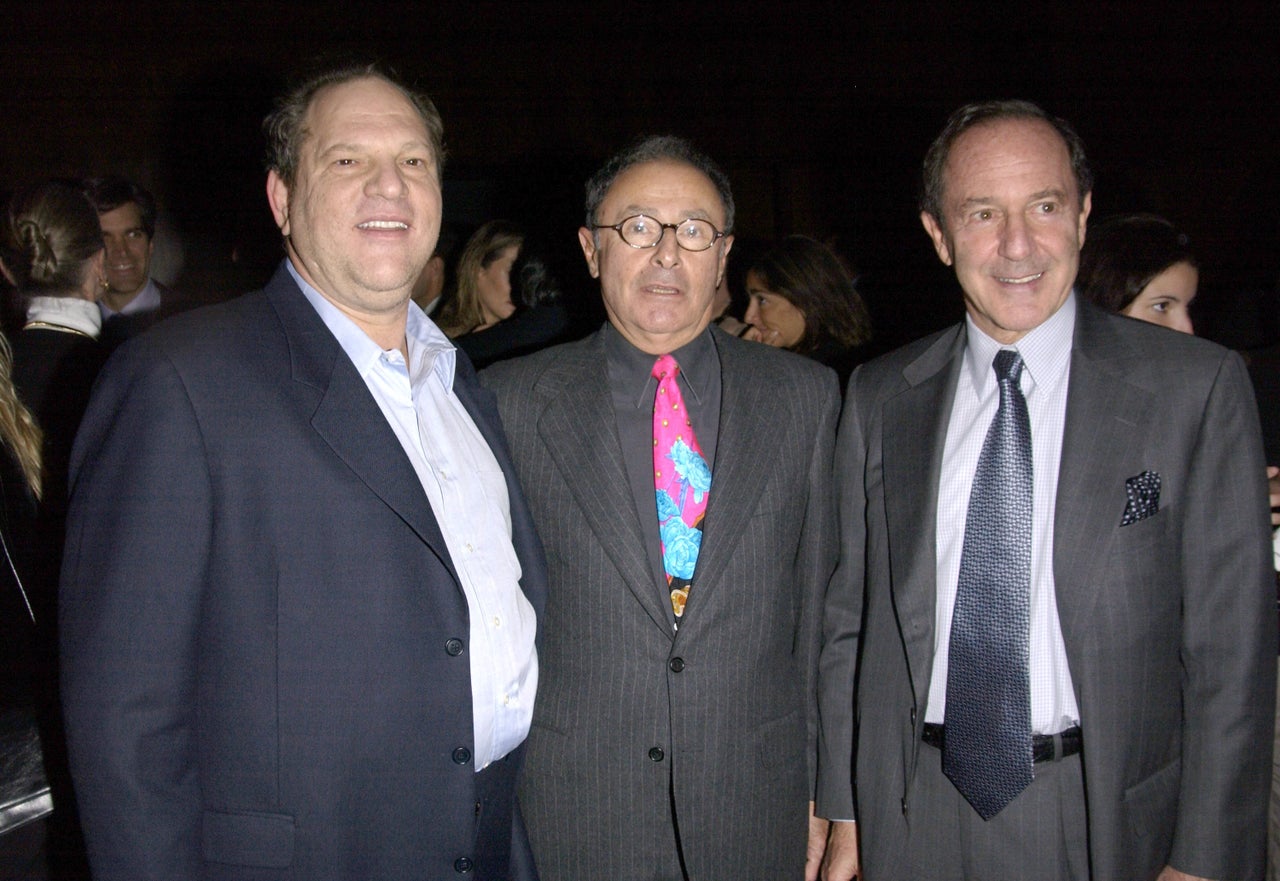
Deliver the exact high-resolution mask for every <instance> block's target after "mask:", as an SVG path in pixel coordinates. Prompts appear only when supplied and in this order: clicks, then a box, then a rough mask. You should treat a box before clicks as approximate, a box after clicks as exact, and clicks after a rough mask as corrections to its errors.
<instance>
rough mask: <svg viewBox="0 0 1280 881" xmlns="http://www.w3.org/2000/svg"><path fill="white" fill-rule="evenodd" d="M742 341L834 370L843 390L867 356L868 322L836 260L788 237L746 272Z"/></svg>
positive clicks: (812, 243)
mask: <svg viewBox="0 0 1280 881" xmlns="http://www.w3.org/2000/svg"><path fill="white" fill-rule="evenodd" d="M746 288H747V297H748V306H747V313H746V316H745V317H746V322H747V324H749V325H751V327H752V330H751V331H748V332H747V333H746V335H745V338H746V339H755V340H756V341H757V342H762V343H765V344H767V345H771V346H778V347H780V348H784V349H789V350H791V351H793V352H796V353H797V354H800V355H805V356H807V357H809V358H812V359H813V360H815V361H818V362H819V363H821V364H825V365H827V366H828V367H831V368H833V369H834V370H835V371H836V373H837V374H838V375H839V377H840V387H841V390H843V388H844V385H845V382H846V381H847V380H848V379H849V374H850V373H852V372H853V368H854V367H856V366H857V365H858V364H860V363H862V362H863V361H865V360H867V357H868V356H869V354H870V350H869V345H868V344H869V343H870V342H871V318H870V316H869V315H868V313H867V307H866V304H865V303H863V301H862V297H861V296H860V295H859V294H858V291H857V288H855V287H854V284H853V277H852V275H851V274H850V273H849V271H848V269H846V268H845V265H844V264H843V263H842V262H841V261H840V258H839V257H837V256H836V255H835V253H834V252H833V251H832V250H831V249H830V248H828V247H827V246H826V245H824V244H822V242H819V241H816V240H814V239H811V238H809V237H808V236H800V235H793V236H787V237H786V238H785V239H783V240H782V241H781V242H780V243H779V244H778V245H777V246H776V247H774V248H772V249H770V250H769V251H767V252H766V253H765V254H764V255H763V256H761V257H760V258H759V259H758V260H756V261H755V262H754V263H753V264H752V265H751V268H750V269H749V270H748V271H747V276H746Z"/></svg>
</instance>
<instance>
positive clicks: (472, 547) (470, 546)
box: [466, 542, 476, 554]
mask: <svg viewBox="0 0 1280 881" xmlns="http://www.w3.org/2000/svg"><path fill="white" fill-rule="evenodd" d="M466 548H467V553H468V554H474V553H475V552H476V546H475V545H473V544H472V543H471V542H467V544H466Z"/></svg>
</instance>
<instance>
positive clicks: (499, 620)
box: [493, 615, 502, 627]
mask: <svg viewBox="0 0 1280 881" xmlns="http://www.w3.org/2000/svg"><path fill="white" fill-rule="evenodd" d="M493 626H494V627H501V626H502V616H500V615H494V616H493Z"/></svg>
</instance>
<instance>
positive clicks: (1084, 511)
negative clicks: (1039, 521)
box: [1053, 304, 1155, 669]
mask: <svg viewBox="0 0 1280 881" xmlns="http://www.w3.org/2000/svg"><path fill="white" fill-rule="evenodd" d="M1130 357H1132V355H1131V354H1130V353H1129V352H1128V349H1127V347H1126V346H1125V344H1124V340H1123V339H1121V338H1120V337H1119V336H1118V335H1116V334H1115V333H1114V330H1113V328H1112V327H1111V326H1110V325H1109V324H1108V323H1107V322H1106V321H1105V319H1103V318H1102V317H1101V316H1100V315H1099V314H1097V313H1096V312H1095V311H1094V310H1093V309H1092V308H1090V307H1088V306H1087V305H1085V304H1081V306H1080V309H1079V311H1078V313H1077V319H1076V330H1075V339H1074V340H1073V344H1072V351H1071V376H1070V379H1069V383H1070V385H1069V386H1068V389H1067V411H1066V426H1065V428H1064V429H1063V437H1062V461H1061V464H1060V465H1059V466H1058V498H1057V504H1056V508H1055V511H1054V534H1053V573H1054V584H1055V592H1056V594H1057V602H1058V615H1059V618H1060V620H1061V623H1062V635H1063V639H1064V640H1065V642H1066V645H1067V648H1068V652H1069V661H1070V663H1071V665H1072V667H1073V668H1075V669H1081V667H1080V663H1081V659H1080V657H1079V652H1080V651H1081V648H1080V647H1081V646H1084V645H1087V644H1088V640H1089V637H1090V632H1091V628H1090V627H1089V623H1088V622H1090V621H1093V620H1096V619H1095V615H1096V612H1095V611H1094V606H1095V604H1096V603H1097V601H1098V600H1099V596H1098V587H1099V585H1101V584H1102V583H1103V582H1104V581H1105V579H1104V578H1102V577H1100V576H1099V575H1098V573H1097V568H1098V567H1099V566H1103V565H1105V561H1106V558H1107V553H1106V552H1107V545H1108V543H1109V542H1110V541H1111V540H1112V539H1113V538H1114V537H1115V534H1116V530H1117V529H1118V528H1119V525H1120V518H1121V515H1122V514H1123V513H1124V498H1125V497H1124V490H1125V479H1126V478H1128V477H1132V476H1134V475H1133V474H1132V473H1126V468H1128V467H1129V463H1130V459H1131V457H1128V456H1126V455H1124V454H1125V451H1126V450H1127V449H1129V448H1131V446H1132V438H1133V437H1135V436H1137V437H1142V436H1145V435H1146V433H1147V430H1148V426H1149V425H1150V424H1151V422H1152V419H1153V418H1154V411H1153V409H1152V408H1153V407H1154V403H1155V402H1154V400H1153V398H1152V396H1151V395H1150V394H1149V393H1148V392H1146V391H1145V390H1143V389H1141V388H1139V387H1137V386H1135V385H1132V384H1131V383H1129V382H1128V381H1127V379H1126V376H1127V372H1128V371H1127V370H1126V367H1125V361H1126V360H1127V359H1128V358H1130Z"/></svg>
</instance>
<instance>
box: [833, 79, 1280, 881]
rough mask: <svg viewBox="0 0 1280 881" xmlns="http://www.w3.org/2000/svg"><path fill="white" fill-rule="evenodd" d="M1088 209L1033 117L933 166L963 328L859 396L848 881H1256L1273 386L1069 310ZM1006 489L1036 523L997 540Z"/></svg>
mask: <svg viewBox="0 0 1280 881" xmlns="http://www.w3.org/2000/svg"><path fill="white" fill-rule="evenodd" d="M1090 190H1091V180H1090V174H1089V171H1088V167H1087V164H1086V161H1085V156H1084V150H1083V147H1082V145H1081V143H1080V140H1079V138H1078V137H1077V136H1076V135H1075V133H1074V132H1073V131H1072V130H1071V129H1070V127H1069V126H1067V124H1066V123H1064V122H1063V121H1061V120H1058V119H1055V118H1053V117H1051V116H1049V115H1048V114H1046V113H1045V112H1044V111H1043V110H1041V109H1040V108H1039V107H1036V106H1035V105H1032V104H1028V103H1025V102H993V103H989V104H981V105H971V106H968V107H964V108H961V109H960V110H959V111H957V112H956V113H955V114H954V115H953V116H952V117H951V120H950V121H949V122H948V124H947V126H946V128H945V129H944V130H943V132H942V134H941V135H940V136H939V137H938V139H937V140H936V141H935V142H934V145H933V147H932V148H931V149H930V151H929V154H928V156H927V157H926V160H925V189H924V198H923V200H922V208H923V211H922V215H921V218H922V220H923V223H924V226H925V229H926V230H927V231H928V233H929V235H930V237H931V239H932V240H933V243H934V246H935V248H936V250H937V253H938V256H939V257H940V258H941V259H942V261H943V262H944V263H946V264H947V265H949V266H953V267H954V268H955V270H956V275H957V277H958V279H959V281H960V286H961V288H962V289H963V291H964V301H965V309H966V312H967V317H966V319H965V321H964V322H963V323H962V324H960V325H958V326H956V327H952V328H950V329H948V330H946V331H943V332H942V333H939V334H936V335H934V336H932V337H929V338H927V339H924V340H920V341H918V342H916V343H914V344H912V345H909V346H907V347H906V348H904V349H902V350H900V351H898V352H896V353H894V354H891V355H889V356H887V357H885V358H883V359H880V360H878V361H876V362H873V363H872V364H869V365H867V366H866V367H864V368H863V369H861V370H860V371H859V372H858V373H856V374H855V375H854V377H853V378H852V380H851V382H850V386H849V393H848V395H847V398H846V399H847V401H848V407H847V409H846V412H845V414H844V417H843V421H842V426H841V432H842V433H841V437H840V442H839V449H838V451H837V474H838V482H839V493H840V505H841V518H840V520H841V530H842V537H841V540H842V545H841V547H842V551H843V556H842V558H841V564H840V569H839V571H838V572H837V575H836V577H835V579H834V580H833V581H832V586H831V591H830V593H829V595H828V602H827V606H826V626H825V641H824V647H823V653H822V660H821V683H820V689H821V691H820V709H821V718H822V721H821V734H820V758H819V784H818V812H819V814H820V815H822V816H824V817H829V818H831V819H833V820H840V821H846V822H839V823H833V825H832V831H831V836H830V840H829V844H828V847H827V853H826V858H825V863H824V873H823V874H824V878H827V879H847V878H850V877H853V876H854V875H855V874H857V873H858V871H859V868H860V867H859V852H858V845H859V843H860V844H861V854H860V856H861V868H862V869H865V877H866V878H867V879H870V881H885V879H894V878H902V879H926V878H927V879H930V881H948V879H971V878H973V879H976V878H982V879H991V878H999V879H1006V878H1038V879H1039V878H1051V879H1052V878H1061V879H1086V878H1096V879H1108V881H1110V879H1152V878H1157V877H1159V878H1161V879H1175V878H1186V877H1203V878H1257V877H1260V876H1261V872H1262V857H1263V837H1264V832H1265V813H1266V786H1267V758H1268V755H1269V753H1268V746H1267V745H1268V726H1269V724H1270V720H1271V707H1272V700H1273V687H1274V682H1273V676H1274V667H1273V666H1272V665H1271V663H1270V655H1271V653H1272V650H1273V647H1274V640H1275V634H1274V632H1272V631H1271V627H1272V626H1273V622H1274V619H1273V618H1272V616H1271V614H1270V609H1271V600H1270V589H1271V588H1270V585H1271V576H1270V574H1269V568H1270V566H1269V561H1268V557H1267V541H1266V526H1265V523H1266V508H1267V502H1266V489H1265V485H1264V481H1263V480H1261V479H1260V478H1259V475H1261V474H1262V468H1263V461H1262V450H1261V444H1260V442H1259V436H1258V427H1257V420H1256V417H1255V412H1254V408H1253V403H1252V398H1251V392H1250V390H1249V382H1248V378H1247V376H1246V375H1245V371H1244V367H1243V365H1242V363H1241V360H1240V358H1239V357H1237V356H1236V355H1235V354H1233V353H1231V352H1229V351H1227V350H1225V349H1223V348H1221V347H1219V346H1216V345H1213V344H1211V343H1208V342H1206V341H1204V340H1198V339H1195V338H1193V337H1191V336H1189V335H1186V334H1179V333H1172V332H1170V331H1167V330H1164V329H1162V328H1158V327H1154V326H1152V325H1149V324H1145V323H1143V322H1137V321H1133V320H1130V319H1126V318H1122V317H1117V316H1110V315H1104V314H1102V313H1100V312H1099V311H1098V310H1096V309H1094V308H1093V307H1091V306H1090V305H1088V304H1086V303H1084V302H1082V301H1079V300H1078V299H1077V298H1076V297H1075V296H1074V295H1073V293H1072V284H1073V283H1074V280H1075V275H1076V266H1077V258H1078V254H1079V249H1080V246H1081V244H1082V243H1083V240H1084V234H1085V222H1086V219H1087V217H1088V215H1089V209H1090ZM1000 350H1009V351H1010V354H999V355H998V354H997V352H999V351H1000ZM993 366H994V367H995V370H993ZM1001 371H1003V372H1004V375H1003V376H1002V377H998V376H997V373H998V372H1001ZM1018 425H1021V426H1023V428H1021V429H1018V428H1016V427H1015V428H1014V429H1013V430H1011V431H1010V432H1009V433H1006V429H1005V426H1018ZM1026 429H1029V430H1026ZM1013 438H1020V439H1021V440H1020V441H1014V442H1010V439H1013ZM989 447H990V448H991V452H992V455H993V456H994V457H995V458H989V450H988V448H989ZM1013 448H1016V449H1017V450H1018V451H1019V452H1017V453H1014V454H1012V455H1011V457H1010V458H1008V459H1005V460H1003V461H1004V462H1005V463H1006V464H1005V465H1001V466H1000V467H999V468H998V469H996V471H992V470H990V468H988V466H987V465H986V464H984V463H989V462H993V461H996V460H997V459H998V458H999V455H1000V453H999V450H1001V449H1003V450H1008V449H1013ZM1028 454H1029V462H1028V464H1029V470H1026V471H1023V470H1021V469H1022V466H1021V465H1020V464H1017V465H1014V466H1013V467H1006V466H1007V463H1008V462H1017V463H1022V462H1026V461H1027V460H1026V456H1027V455H1028ZM997 472H998V474H999V479H995V480H993V479H991V475H993V474H996V473H997ZM1019 475H1023V476H1019ZM992 487H994V488H995V490H996V491H997V492H1004V491H1009V492H1007V495H1009V496H1010V497H1011V498H1013V499H1014V505H1015V508H1014V510H1016V505H1025V508H1023V509H1021V510H1022V511H1023V513H1022V514H1020V515H1017V514H1011V513H1001V515H1000V516H998V517H995V518H991V517H990V511H989V510H984V509H983V505H984V504H985V502H982V501H981V500H983V499H986V500H988V501H989V500H990V499H991V498H992V497H991V496H990V495H988V492H989V491H990V490H991V488H992ZM1018 487H1023V488H1025V489H1028V490H1030V492H1029V493H1024V492H1023V491H1022V490H1020V489H1018ZM971 489H972V493H971ZM975 500H979V501H977V502H976V503H975ZM1002 504H1003V503H1002ZM997 507H998V509H999V510H1000V511H1002V512H1008V511H1009V510H1010V509H1009V508H1004V507H999V506H997ZM992 522H994V523H995V525H996V526H997V527H999V528H1002V529H1003V538H1002V539H1000V541H1008V542H1009V544H1008V545H1000V544H998V543H993V542H992V537H993V534H992V533H991V532H990V531H989V527H990V525H991V524H992ZM1009 527H1012V528H1009ZM1019 527H1022V528H1019ZM1017 547H1021V548H1024V549H1025V552H1015V550H1014V548H1017ZM1001 548H1003V549H1001ZM1026 552H1029V553H1026ZM978 565H984V566H987V567H988V568H987V571H986V574H984V575H975V574H974V573H975V572H977V571H978V570H977V568H976V567H977V566H978ZM1015 572H1016V573H1021V574H1020V575H1017V576H1016V577H1014V576H1013V575H1011V574H1010V573H1015ZM1018 585H1020V587H1018ZM997 590H999V591H1002V592H1001V593H1000V594H999V596H998V597H997V598H996V599H994V601H993V600H992V597H993V596H994V595H995V592H996V591H997ZM975 596H976V597H978V600H977V601H978V602H979V603H982V602H987V603H988V605H987V606H985V609H986V612H985V613H984V614H983V615H982V616H979V617H978V618H977V619H976V620H975V619H974V618H973V616H972V615H971V614H970V612H971V609H972V606H971V605H970V604H971V603H972V602H973V598H974V597H975ZM1015 609H1020V610H1021V616H1022V617H1021V620H1020V622H1019V623H1018V624H1017V626H1009V627H1005V628H1003V629H1002V628H1000V627H999V626H998V622H1001V621H1003V622H1005V623H1006V624H1007V623H1008V622H1009V621H1011V620H1014V619H1013V618H1011V617H1010V615H1009V613H1011V612H1012V611H1013V610H1015ZM974 646H978V647H979V649H978V652H979V654H980V655H982V657H980V658H979V661H980V663H979V664H977V665H975V663H974V659H973V649H974ZM1009 646H1020V648H1019V649H1018V650H1017V651H1010V652H1007V653H1006V649H1007V648H1008V647H1009ZM984 653H985V654H984ZM997 658H999V659H1003V660H996V659H997ZM975 671H977V672H978V675H973V674H974V672H975ZM855 694H856V706H855V700H854V696H855ZM997 695H998V696H1000V697H1001V698H1002V700H1001V701H1000V702H999V703H998V707H997V709H995V710H994V711H989V710H987V709H985V708H986V707H987V705H988V703H989V702H990V701H991V699H992V697H994V696H997ZM855 741H856V749H855V748H853V744H854V743H855ZM975 743H976V744H978V746H979V748H978V749H977V750H973V749H971V748H970V747H972V746H973V745H974V744H975ZM1008 744H1013V748H1012V749H1011V750H1010V751H1009V759H1010V761H1008V762H1006V761H1005V760H1003V759H1001V760H999V761H997V762H990V763H988V765H987V766H986V768H985V769H984V770H977V771H976V772H975V769H980V768H982V762H983V761H984V760H987V759H989V758H990V757H991V756H992V755H994V754H998V753H1000V752H1001V751H1002V750H1004V749H1006V748H1007V745H1008ZM851 754H853V755H852V756H851ZM851 758H852V761H853V765H852V766H851ZM855 793H856V797H855ZM855 805H856V816H855ZM855 819H856V823H854V822H848V821H854V820H855Z"/></svg>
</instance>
